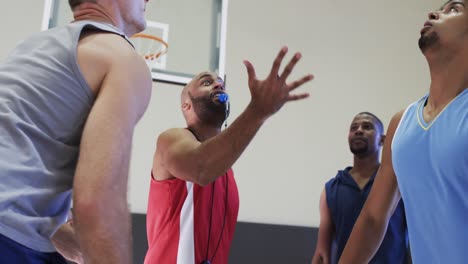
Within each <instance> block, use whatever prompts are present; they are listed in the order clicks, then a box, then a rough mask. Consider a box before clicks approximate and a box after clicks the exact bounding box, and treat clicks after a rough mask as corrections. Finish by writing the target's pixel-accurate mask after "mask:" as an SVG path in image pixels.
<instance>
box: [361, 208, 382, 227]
mask: <svg viewBox="0 0 468 264" xmlns="http://www.w3.org/2000/svg"><path fill="white" fill-rule="evenodd" d="M359 218H361V224H362V225H363V226H366V227H367V228H369V229H372V230H375V231H377V230H380V229H382V228H385V227H386V224H387V222H388V221H387V219H386V217H385V216H384V215H381V214H380V213H379V212H376V211H371V210H363V211H362V212H361V215H360V216H359Z"/></svg>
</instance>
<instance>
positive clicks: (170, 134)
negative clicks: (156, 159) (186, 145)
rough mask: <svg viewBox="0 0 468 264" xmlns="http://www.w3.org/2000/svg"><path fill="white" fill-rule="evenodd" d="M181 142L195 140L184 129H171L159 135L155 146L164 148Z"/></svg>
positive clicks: (190, 133)
mask: <svg viewBox="0 0 468 264" xmlns="http://www.w3.org/2000/svg"><path fill="white" fill-rule="evenodd" d="M183 140H196V138H195V136H194V135H193V134H192V132H190V131H189V130H188V129H186V128H171V129H168V130H166V131H164V132H163V133H161V134H160V135H159V137H158V142H157V145H158V147H163V148H164V147H168V146H169V145H171V144H174V143H176V142H178V141H183Z"/></svg>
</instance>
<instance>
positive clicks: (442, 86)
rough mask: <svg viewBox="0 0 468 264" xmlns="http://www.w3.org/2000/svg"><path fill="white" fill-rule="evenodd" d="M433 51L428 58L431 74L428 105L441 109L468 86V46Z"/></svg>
mask: <svg viewBox="0 0 468 264" xmlns="http://www.w3.org/2000/svg"><path fill="white" fill-rule="evenodd" d="M449 52H450V51H445V52H444V51H432V52H431V54H428V55H427V56H426V57H427V60H428V63H429V69H430V74H431V86H430V90H429V94H430V95H429V99H428V105H429V106H430V107H431V108H432V109H434V110H441V109H442V108H444V107H445V105H447V104H448V103H449V102H450V101H451V100H452V99H453V98H455V97H456V96H457V95H458V94H460V93H461V92H463V91H464V90H465V89H466V88H468V48H462V49H461V50H457V52H452V53H450V54H448V53H449Z"/></svg>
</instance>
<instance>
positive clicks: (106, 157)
mask: <svg viewBox="0 0 468 264" xmlns="http://www.w3.org/2000/svg"><path fill="white" fill-rule="evenodd" d="M93 38H95V39H94V40H93V41H98V42H101V43H100V44H102V45H95V47H94V48H93V49H88V50H86V49H84V50H83V52H82V53H79V55H80V56H82V57H81V59H80V57H79V62H80V67H81V68H82V70H83V72H84V76H85V77H86V76H88V77H89V76H91V75H93V74H94V75H95V74H96V72H98V71H99V70H100V69H95V68H93V67H94V66H93V65H92V64H90V63H86V62H87V60H86V57H87V56H89V57H92V58H95V57H96V56H98V57H99V56H101V57H100V59H101V60H102V61H108V62H109V63H108V69H107V70H106V72H105V75H104V76H103V78H102V80H101V81H100V82H96V83H98V85H99V87H98V89H97V97H96V100H95V102H94V105H93V107H92V109H91V112H90V114H89V116H88V118H87V121H86V124H85V127H84V131H83V135H82V139H81V145H80V155H79V160H78V165H77V169H76V173H75V178H74V183H73V188H74V191H73V206H74V212H73V219H74V227H75V230H76V235H77V240H78V243H79V245H80V248H81V250H82V253H83V258H84V261H85V263H99V264H103V263H112V264H118V263H131V262H132V252H131V248H132V244H131V235H132V234H131V224H130V214H129V211H128V207H127V180H128V169H129V159H130V150H131V142H132V136H133V130H134V126H135V124H136V123H137V121H138V120H139V119H140V117H141V116H142V114H143V113H144V111H145V109H146V107H147V105H148V101H149V98H150V93H151V78H150V75H149V71H148V68H146V65H145V63H144V62H143V61H142V60H141V59H140V58H139V57H138V55H137V54H136V53H134V52H133V50H131V47H130V46H129V45H128V43H126V42H125V41H123V40H122V38H121V37H119V36H116V35H113V34H100V35H98V36H93ZM116 38H120V39H119V40H116ZM106 43H107V44H111V45H107V46H106V45H105V44H106ZM99 47H101V48H99ZM106 49H107V52H106ZM88 53H90V54H88ZM103 54H104V55H103ZM115 54H119V56H115ZM83 57H84V58H83ZM89 72H91V73H92V74H91V75H87V73H89ZM91 79H92V78H91ZM88 83H93V81H92V80H91V81H89V80H88ZM91 86H92V85H91ZM91 88H93V87H91ZM94 88H95V87H94Z"/></svg>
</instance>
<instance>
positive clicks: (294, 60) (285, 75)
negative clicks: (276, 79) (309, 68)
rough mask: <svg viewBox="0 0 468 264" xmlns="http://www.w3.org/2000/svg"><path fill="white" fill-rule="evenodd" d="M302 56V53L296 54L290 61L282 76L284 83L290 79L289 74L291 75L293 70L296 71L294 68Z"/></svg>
mask: <svg viewBox="0 0 468 264" xmlns="http://www.w3.org/2000/svg"><path fill="white" fill-rule="evenodd" d="M301 57H302V55H301V53H299V52H298V53H296V54H294V56H293V57H292V58H291V60H290V61H289V63H288V65H286V67H285V68H284V70H283V73H282V74H281V76H280V79H281V80H282V81H283V82H284V81H286V79H287V78H288V76H289V74H291V72H292V70H293V69H294V66H296V63H297V62H298V61H299V60H300V59H301Z"/></svg>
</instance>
